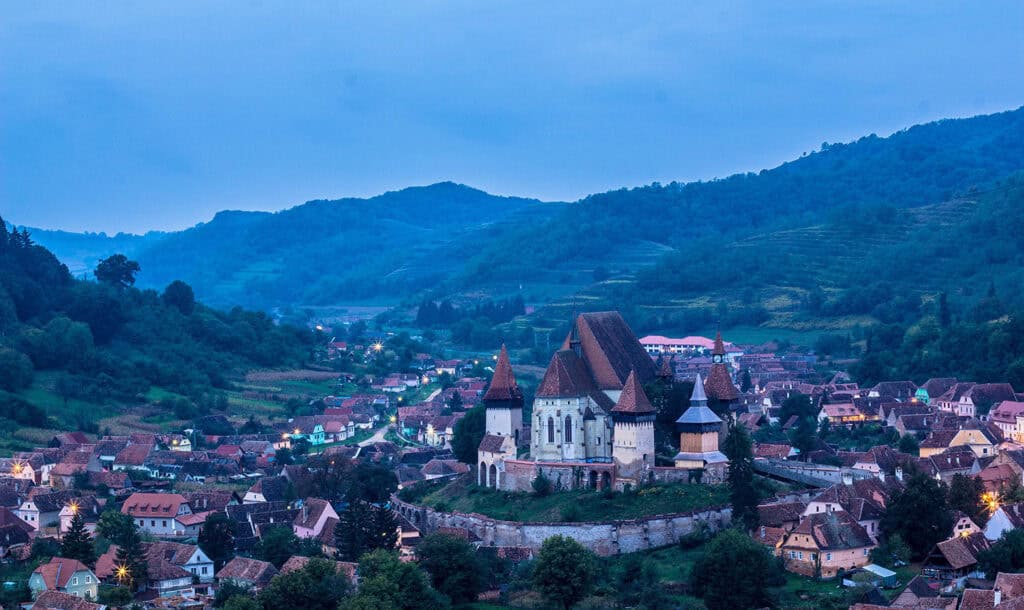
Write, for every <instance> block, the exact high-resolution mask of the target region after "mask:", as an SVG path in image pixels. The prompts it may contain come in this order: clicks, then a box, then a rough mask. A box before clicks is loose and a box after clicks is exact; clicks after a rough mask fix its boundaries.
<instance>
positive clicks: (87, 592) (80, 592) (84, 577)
mask: <svg viewBox="0 0 1024 610" xmlns="http://www.w3.org/2000/svg"><path fill="white" fill-rule="evenodd" d="M98 587H99V581H98V580H97V578H96V575H95V574H93V573H92V572H89V571H78V572H75V573H74V574H72V575H71V578H69V579H68V583H67V586H66V587H65V588H63V589H58V591H61V592H63V593H67V594H68V595H74V596H75V597H81V598H83V599H96V594H97V590H98ZM28 588H29V589H31V590H32V596H33V598H34V597H35V596H36V595H38V594H39V593H40V592H42V591H45V590H46V583H45V581H44V580H43V577H42V576H40V575H39V574H32V576H30V577H29V579H28Z"/></svg>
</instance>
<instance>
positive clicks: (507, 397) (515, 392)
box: [484, 343, 523, 402]
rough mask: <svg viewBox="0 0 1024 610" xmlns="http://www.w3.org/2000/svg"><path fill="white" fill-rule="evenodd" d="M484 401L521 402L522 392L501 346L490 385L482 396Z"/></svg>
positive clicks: (502, 345) (506, 354) (503, 345)
mask: <svg viewBox="0 0 1024 610" xmlns="http://www.w3.org/2000/svg"><path fill="white" fill-rule="evenodd" d="M484 400H486V401H513V402H522V400H523V391H522V390H520V389H519V384H517V383H516V377H515V374H514V373H513V372H512V363H511V362H510V361H509V358H508V349H506V348H505V344H504V343H502V344H501V352H500V353H499V354H498V362H497V364H495V365H494V376H492V377H491V385H490V387H488V388H487V393H485V394H484Z"/></svg>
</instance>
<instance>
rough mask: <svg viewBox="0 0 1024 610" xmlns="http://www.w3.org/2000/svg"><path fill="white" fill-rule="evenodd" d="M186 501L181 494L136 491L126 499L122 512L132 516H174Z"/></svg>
mask: <svg viewBox="0 0 1024 610" xmlns="http://www.w3.org/2000/svg"><path fill="white" fill-rule="evenodd" d="M185 503H186V502H185V498H184V496H182V495H181V494H160V493H156V494H154V493H134V494H132V495H130V496H128V499H127V500H125V501H124V505H123V506H121V512H122V513H124V514H126V515H131V516H132V517H168V518H173V517H177V516H178V510H179V509H180V508H181V505H182V504H185Z"/></svg>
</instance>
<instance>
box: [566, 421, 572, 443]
mask: <svg viewBox="0 0 1024 610" xmlns="http://www.w3.org/2000/svg"><path fill="white" fill-rule="evenodd" d="M565 442H567V443H571V442H572V417H570V416H568V415H566V416H565Z"/></svg>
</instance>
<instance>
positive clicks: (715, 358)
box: [714, 354, 722, 362]
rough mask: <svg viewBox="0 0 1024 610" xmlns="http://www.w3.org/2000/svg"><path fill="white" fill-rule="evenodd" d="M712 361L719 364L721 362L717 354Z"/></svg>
mask: <svg viewBox="0 0 1024 610" xmlns="http://www.w3.org/2000/svg"><path fill="white" fill-rule="evenodd" d="M714 361H715V362H721V361H722V357H721V356H719V355H718V354H715V357H714Z"/></svg>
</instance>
